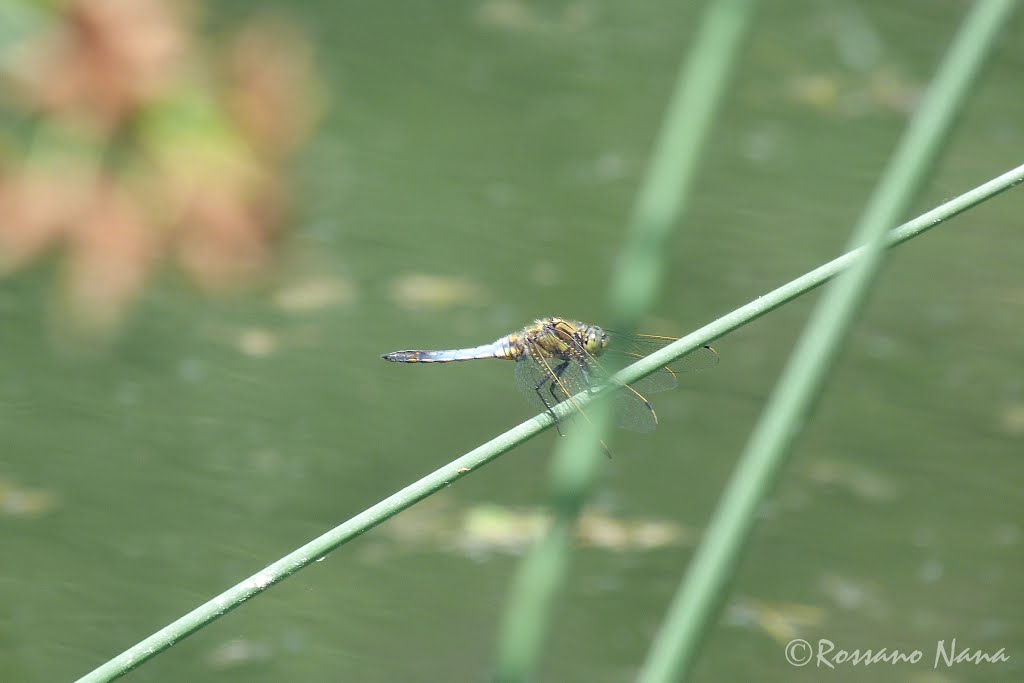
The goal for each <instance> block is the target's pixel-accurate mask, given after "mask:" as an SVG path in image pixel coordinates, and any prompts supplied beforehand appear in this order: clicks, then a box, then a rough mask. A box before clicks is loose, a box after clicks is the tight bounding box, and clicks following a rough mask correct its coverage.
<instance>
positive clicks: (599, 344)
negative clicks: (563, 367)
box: [583, 325, 608, 356]
mask: <svg viewBox="0 0 1024 683" xmlns="http://www.w3.org/2000/svg"><path fill="white" fill-rule="evenodd" d="M607 347H608V333H607V332H605V331H604V330H603V329H601V328H600V327H598V326H597V325H588V326H587V327H586V329H585V330H584V334H583V348H584V349H586V351H587V353H589V354H590V355H592V356H596V355H599V354H600V353H601V352H602V351H604V350H605V348H607Z"/></svg>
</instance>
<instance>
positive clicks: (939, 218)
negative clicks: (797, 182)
mask: <svg viewBox="0 0 1024 683" xmlns="http://www.w3.org/2000/svg"><path fill="white" fill-rule="evenodd" d="M1022 182H1024V165H1021V166H1018V167H1017V168H1014V169H1012V170H1010V171H1007V172H1006V173H1004V174H1002V175H1000V176H999V177H997V178H994V179H992V180H990V181H988V182H987V183H985V184H983V185H980V186H979V187H977V188H975V189H973V190H971V191H970V192H967V193H965V194H963V195H960V196H959V197H957V198H955V199H953V200H950V201H949V202H946V203H945V204H943V205H941V206H939V207H937V208H935V209H933V210H932V211H929V212H928V213H926V214H924V215H922V216H920V217H918V218H916V219H915V220H913V221H910V222H909V223H906V224H905V225H902V226H900V227H899V228H897V229H895V230H893V231H892V232H890V233H889V236H888V240H887V243H888V245H889V246H896V245H898V244H902V243H903V242H905V241H907V240H909V239H911V238H912V237H915V236H917V235H920V234H921V233H923V232H925V231H927V230H929V229H930V228H932V227H935V226H936V225H938V224H940V223H942V222H944V221H946V220H949V219H950V218H952V217H954V216H956V215H957V214H959V213H962V212H964V211H966V210H968V209H970V208H971V207H973V206H976V205H978V204H980V203H982V202H984V201H986V200H988V199H991V198H992V197H994V196H996V195H997V194H1000V193H1001V192H1004V191H1006V190H1008V189H1010V188H1011V187H1013V186H1014V185H1017V184H1019V183H1022ZM860 253H861V251H859V250H855V251H852V252H850V253H848V254H844V255H843V256H840V257H839V258H837V259H835V260H833V261H830V262H829V263H826V264H824V265H822V266H820V267H818V268H816V269H814V270H812V271H811V272H809V273H806V274H805V275H802V276H801V277H799V278H797V279H795V280H793V281H791V282H789V283H787V284H785V285H782V286H781V287H779V288H777V289H774V290H772V291H771V292H768V293H767V294H764V295H763V296H760V297H758V298H757V299H755V300H753V301H751V302H750V303H748V304H746V305H744V306H742V307H740V308H738V309H736V310H735V311H733V312H731V313H729V314H727V315H724V316H722V317H721V318H719V319H718V320H716V321H714V322H712V323H710V324H708V325H705V326H704V327H702V328H700V329H699V330H696V331H695V332H692V333H691V334H688V335H687V336H686V337H683V338H682V339H680V340H678V341H677V342H675V343H673V344H672V345H670V346H667V347H665V348H663V349H660V350H659V351H658V352H657V353H655V354H652V355H651V356H648V357H646V358H644V359H642V360H640V361H637V362H636V363H634V364H633V365H630V366H629V367H628V368H626V369H624V370H623V371H622V372H621V373H619V375H618V378H619V379H621V380H622V381H625V382H633V381H636V380H637V379H640V378H641V377H645V376H647V375H649V374H651V373H652V372H655V371H656V370H657V369H658V368H660V367H663V366H664V365H666V364H668V363H671V362H672V361H674V360H676V359H678V358H681V357H682V356H684V355H686V354H687V353H688V352H690V351H692V350H693V349H695V348H697V347H699V346H702V345H703V344H706V343H708V342H709V341H712V340H714V339H717V338H718V337H721V336H723V335H725V334H727V333H728V332H731V331H732V330H735V329H737V328H739V327H742V326H743V325H745V324H746V323H748V322H751V321H753V320H755V319H757V318H759V317H761V316H762V315H764V314H765V313H767V312H768V311H771V310H773V309H775V308H777V307H779V306H781V305H782V304H785V303H787V302H789V301H792V300H793V299H795V298H797V297H798V296H800V295H801V294H806V293H807V292H809V291H811V290H813V289H814V288H816V287H818V286H819V285H821V284H823V283H825V282H827V281H828V280H829V279H831V278H833V277H835V276H836V275H838V274H839V273H841V272H843V271H844V270H846V269H848V268H850V266H852V265H853V264H854V263H855V262H856V261H857V259H858V258H859V255H860ZM579 398H580V400H582V401H586V400H588V397H587V396H585V395H583V396H580V397H579ZM572 410H573V407H572V406H571V405H570V404H569V402H568V401H566V402H564V403H561V404H559V405H557V406H555V413H556V415H557V416H558V417H565V416H567V415H568V414H569V413H570V412H572ZM553 424H554V422H553V420H552V418H551V416H550V415H548V414H547V413H541V414H540V415H537V416H536V417H534V418H532V419H530V420H527V421H526V422H523V423H522V424H520V425H518V426H516V427H514V428H512V429H510V430H509V431H507V432H505V433H504V434H501V435H499V436H497V437H495V438H494V439H491V440H490V441H488V442H487V443H484V444H481V445H480V446H478V447H477V448H474V449H473V450H471V451H469V452H468V453H466V454H465V455H463V456H462V457H460V458H458V459H457V460H454V461H452V462H450V463H448V464H447V465H444V466H442V467H440V468H438V469H437V470H435V471H433V472H431V473H430V474H428V475H426V476H424V477H423V478H422V479H420V480H419V481H416V482H414V483H412V484H410V485H409V486H406V487H405V488H404V489H402V490H400V491H398V492H396V493H394V494H392V495H391V496H388V497H387V498H385V499H384V500H382V501H380V502H379V503H377V504H376V505H374V506H373V507H370V508H367V509H366V510H364V511H363V512H361V513H359V514H358V515H356V516H355V517H352V518H351V519H349V520H348V521H346V522H344V523H342V524H340V525H338V526H337V527H335V528H334V529H331V530H330V531H328V532H327V533H325V534H323V535H322V536H319V537H318V538H315V539H313V540H312V541H310V542H309V543H307V544H306V545H304V546H302V547H301V548H298V549H297V550H295V551H293V552H291V553H289V554H288V555H286V556H284V557H282V558H281V559H280V560H278V561H277V562H274V563H273V564H271V565H269V566H267V567H265V568H264V569H262V570H260V571H259V572H258V573H256V574H254V575H252V576H250V577H249V578H248V579H245V580H244V581H242V582H241V583H239V584H237V585H235V586H233V587H231V588H229V589H228V590H226V591H224V592H223V593H221V594H220V595H218V596H216V597H214V598H213V599H211V600H209V601H208V602H205V603H203V604H202V605H200V606H199V607H196V608H195V609H194V610H192V611H191V612H189V613H188V614H186V615H184V616H182V617H180V618H179V619H177V620H176V621H174V622H172V623H170V624H168V625H167V626H165V627H164V628H162V629H160V630H159V631H157V632H156V633H154V634H153V635H151V636H149V637H148V638H146V639H145V640H142V641H140V642H139V643H136V644H135V645H133V646H132V647H130V648H128V649H127V650H125V651H124V652H122V653H121V654H119V655H117V656H116V657H114V658H113V659H111V660H109V661H107V662H106V663H104V664H103V665H102V666H100V667H99V668H97V669H95V670H94V671H92V672H90V673H88V674H86V675H85V676H84V677H82V678H81V679H80V680H81V681H88V682H95V681H110V680H113V679H115V678H118V677H120V676H123V675H124V674H126V673H128V672H129V671H131V670H132V669H134V668H135V667H137V666H139V665H140V664H142V663H143V662H145V661H147V660H149V659H151V658H152V657H155V656H156V655H157V654H159V653H160V652H163V651H164V650H166V649H167V648H169V647H170V646H172V645H173V644H174V643H176V642H178V641H179V640H182V639H183V638H185V637H187V636H189V635H191V634H192V633H194V632H196V631H198V630H199V629H201V628H203V627H204V626H206V625H208V624H210V623H211V622H213V621H215V620H216V619H218V618H220V617H222V616H224V614H226V613H227V612H229V611H231V610H233V609H234V608H236V607H238V606H239V605H241V604H242V603H243V602H245V601H246V600H248V599H250V598H252V597H255V596H256V595H258V594H259V593H261V592H263V591H264V590H266V589H267V588H269V587H270V586H272V585H274V584H275V583H277V582H279V581H281V580H283V579H285V578H287V577H289V576H291V575H292V574H294V573H295V572H297V571H298V570H300V569H302V568H303V567H305V566H307V565H309V564H310V563H312V562H314V561H316V560H317V559H319V558H321V557H323V556H325V555H327V554H328V553H330V552H332V551H334V550H336V549H337V548H338V547H339V546H341V545H344V544H345V543H347V542H348V541H350V540H352V539H353V538H356V537H357V536H360V535H362V534H364V533H366V532H367V531H369V530H370V529H372V528H373V527H375V526H377V525H378V524H381V523H382V522H384V521H386V520H387V519H389V518H391V517H393V516H394V515H396V514H398V513H399V512H401V511H402V510H405V509H406V508H409V507H411V506H413V505H415V504H416V503H418V502H419V501H421V500H423V499H424V498H427V497H428V496H430V495H432V494H434V493H436V492H438V491H440V490H442V489H444V488H446V487H448V486H449V485H450V484H452V483H453V482H455V481H457V480H458V479H461V478H462V477H464V476H466V475H467V474H469V473H470V472H472V471H473V470H475V469H477V468H479V467H481V466H483V465H486V464H487V463H489V462H491V461H492V460H494V459H495V458H497V457H499V456H500V455H502V454H503V453H506V452H508V451H510V450H512V449H513V448H515V447H516V446H519V445H520V444H523V443H525V442H526V441H528V440H529V439H531V438H533V437H534V436H536V435H537V434H539V433H540V432H542V431H544V430H546V429H548V428H550V427H551V426H552V425H553Z"/></svg>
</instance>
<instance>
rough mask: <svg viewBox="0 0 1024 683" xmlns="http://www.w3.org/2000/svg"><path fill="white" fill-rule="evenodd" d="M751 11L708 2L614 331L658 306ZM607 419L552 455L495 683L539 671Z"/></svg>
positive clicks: (743, 4) (636, 215) (602, 406)
mask: <svg viewBox="0 0 1024 683" xmlns="http://www.w3.org/2000/svg"><path fill="white" fill-rule="evenodd" d="M753 7H754V1H753V0H714V1H713V2H711V3H710V4H709V5H708V7H707V10H706V12H705V14H704V16H703V19H702V23H701V26H700V28H699V29H698V31H697V35H696V42H695V43H694V46H693V48H692V50H691V53H690V55H689V57H688V59H686V60H685V61H684V65H683V68H682V69H681V70H680V72H679V75H678V77H677V80H676V84H675V88H674V95H673V97H672V99H671V101H670V102H669V105H668V108H667V110H666V112H665V117H664V122H663V124H662V129H661V131H660V132H659V135H658V137H657V140H656V141H655V146H654V150H653V154H652V157H651V162H650V165H649V166H648V169H647V173H646V176H645V178H644V182H643V184H642V186H641V188H640V192H639V195H638V197H637V201H636V205H635V207H634V211H633V215H632V216H631V219H630V222H629V226H628V229H627V232H626V239H625V242H624V244H623V249H622V254H621V257H620V260H619V263H618V268H617V270H616V272H615V274H614V277H613V278H612V286H611V291H610V304H611V321H612V322H613V323H614V326H615V327H616V328H617V329H620V330H629V329H632V328H633V327H634V326H635V324H636V321H637V320H639V319H640V318H641V317H642V316H643V315H644V313H645V312H646V311H648V310H650V308H651V306H652V304H653V303H654V298H655V294H656V292H657V289H658V285H659V283H660V280H661V273H662V270H663V268H664V261H665V254H666V253H667V249H666V248H665V246H666V244H667V242H668V239H669V236H670V235H671V234H672V232H673V228H674V227H675V226H676V225H677V224H678V222H679V219H680V217H681V216H682V215H683V214H684V213H685V209H686V207H687V203H688V201H689V198H690V193H691V188H692V186H693V180H694V178H696V174H697V168H698V160H699V158H700V155H701V151H702V149H703V148H704V142H705V140H706V139H707V137H708V131H709V129H710V127H711V124H712V123H713V120H714V116H713V114H714V112H715V111H716V110H717V109H718V107H719V104H720V102H721V99H722V94H723V92H724V91H725V85H726V82H727V81H728V76H729V73H730V72H731V71H732V65H733V63H734V62H735V61H736V58H737V56H738V54H739V52H740V50H741V47H742V44H743V37H744V36H745V35H746V32H747V28H748V27H749V26H750V23H751V19H752V16H753ZM615 369H618V368H615ZM566 403H569V402H568V401H567V402H566ZM610 414H611V407H610V404H609V402H608V401H600V402H599V403H597V404H594V405H592V406H590V407H588V409H587V412H586V413H585V416H586V419H585V420H578V421H577V423H578V424H577V425H576V428H575V429H573V430H572V432H571V433H570V434H569V438H567V439H566V440H565V441H563V442H561V443H560V444H559V448H558V449H557V450H556V452H555V457H554V459H553V461H552V464H551V475H550V488H551V507H552V513H553V517H554V521H553V523H552V526H551V528H550V530H549V531H548V532H547V533H546V534H545V535H544V536H543V537H542V538H541V539H539V540H538V542H537V543H536V544H534V546H533V547H532V548H531V549H530V551H529V553H528V554H527V556H526V557H525V558H524V559H523V562H522V564H521V566H520V568H519V572H518V573H517V575H516V577H515V579H514V580H513V583H512V586H511V591H510V594H509V598H508V601H507V604H506V608H505V614H504V620H503V623H502V628H501V633H500V634H499V640H498V655H497V662H496V675H495V680H498V681H502V682H503V683H505V682H508V683H512V682H517V681H525V680H529V679H530V678H532V676H533V674H534V672H535V671H536V669H537V664H538V661H539V660H540V657H541V653H542V652H543V644H544V641H545V639H546V636H547V632H548V630H549V627H550V624H551V619H552V616H553V613H554V604H555V598H556V597H557V596H558V593H559V592H560V591H561V588H562V586H563V585H564V584H565V581H566V576H567V575H568V567H569V559H570V557H571V554H572V539H573V528H574V527H575V524H576V520H577V518H578V517H579V514H580V511H581V509H582V508H583V504H584V503H585V502H586V500H587V499H588V498H589V497H590V492H591V490H592V489H593V487H594V482H595V481H596V478H597V474H598V472H599V471H600V467H601V464H602V462H603V460H604V458H603V457H602V456H601V453H600V451H599V449H598V444H599V443H600V444H602V445H603V444H604V442H603V441H602V440H603V439H605V438H606V432H607V431H608V418H609V417H610Z"/></svg>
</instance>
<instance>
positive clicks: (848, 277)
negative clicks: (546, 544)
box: [639, 0, 1014, 683]
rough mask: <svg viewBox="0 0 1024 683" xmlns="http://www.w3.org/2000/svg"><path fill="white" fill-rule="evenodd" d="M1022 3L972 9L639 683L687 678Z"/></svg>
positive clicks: (1004, 0) (796, 353) (986, 3)
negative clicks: (890, 232) (902, 222)
mask: <svg viewBox="0 0 1024 683" xmlns="http://www.w3.org/2000/svg"><path fill="white" fill-rule="evenodd" d="M1013 6H1014V2H1013V0H1000V1H997V0H982V1H981V2H978V3H976V4H975V5H974V7H973V8H972V10H971V12H970V13H969V14H968V16H967V19H966V20H965V22H964V24H963V26H962V28H961V30H960V32H959V33H958V35H957V37H956V39H955V41H954V43H953V45H952V47H951V48H950V50H949V52H948V53H947V55H946V58H945V60H944V61H943V64H942V65H941V67H940V69H939V71H938V74H937V75H936V77H935V79H934V81H933V82H932V84H931V86H930V87H929V89H928V92H927V93H926V95H925V98H924V99H923V101H922V102H921V104H920V106H919V107H918V109H917V111H916V113H915V114H914V116H913V118H912V119H911V121H910V125H909V127H908V129H907V133H906V135H905V136H904V138H903V140H902V142H901V144H900V146H899V147H898V148H897V150H896V152H895V154H894V155H893V158H892V160H891V162H890V164H889V166H888V167H887V169H886V171H885V173H884V174H883V176H882V178H881V180H880V182H879V185H878V188H877V189H876V191H875V193H874V194H873V195H872V198H871V200H870V201H869V202H868V205H867V207H866V209H865V211H864V214H863V216H862V217H861V220H860V222H859V224H858V226H857V228H856V230H855V231H854V234H853V239H852V244H853V245H864V246H862V247H860V257H859V258H857V260H856V262H855V263H854V264H853V265H852V266H851V267H850V268H849V269H848V271H847V272H846V273H845V274H844V275H843V276H842V277H841V278H839V279H837V280H836V281H835V282H834V283H832V285H830V286H829V288H828V290H827V291H826V292H825V294H824V296H823V297H822V299H821V301H820V302H819V304H818V306H817V307H816V308H815V310H814V312H813V314H812V315H811V318H810V320H809V321H808V323H807V326H806V328H805V330H804V333H803V334H802V335H801V337H800V339H799V341H798V342H797V345H796V347H795V348H794V350H793V353H792V355H791V356H790V360H789V363H788V364H787V366H786V368H785V370H784V371H783V374H782V377H781V378H780V379H779V382H778V384H777V385H776V387H775V390H774V392H773V393H772V396H771V397H770V398H769V401H768V404H767V406H766V407H765V409H764V412H763V413H762V414H761V419H760V420H759V421H758V423H757V425H756V426H755V428H754V431H753V433H752V434H751V436H750V440H749V441H748V443H747V446H746V449H745V450H744V453H743V455H742V456H741V458H740V461H739V464H738V466H737V468H736V471H735V472H734V474H733V477H732V479H731V480H730V482H729V485H728V486H727V487H726V490H725V493H724V494H723V496H722V499H721V501H720V503H719V506H718V510H717V511H716V513H715V515H714V517H713V518H712V521H711V523H710V525H709V527H708V529H707V531H706V532H705V535H704V541H703V542H702V543H701V545H700V547H699V548H698V550H697V553H696V555H695V557H694V559H693V562H692V564H691V566H690V571H689V572H688V573H687V574H686V576H685V579H684V581H683V583H682V585H681V586H680V589H679V592H678V593H677V594H676V596H675V598H674V599H673V601H672V604H671V606H670V607H669V611H668V615H667V617H666V620H665V623H664V624H663V625H662V628H661V631H660V633H659V634H658V636H657V638H656V639H655V642H654V644H653V646H652V648H651V651H650V653H649V655H648V658H647V661H646V662H645V663H644V666H643V669H642V671H641V674H640V677H639V681H641V682H642V683H668V682H670V681H678V680H683V679H685V678H686V677H687V676H688V675H689V673H690V672H691V671H692V669H693V665H694V662H695V661H696V657H697V652H698V648H699V646H700V644H701V642H702V641H703V638H704V636H705V634H706V633H707V631H708V629H709V628H710V624H711V622H712V619H713V618H714V617H715V616H716V614H717V612H718V609H719V607H720V606H721V604H722V602H723V598H724V595H725V592H726V590H727V586H728V583H729V582H730V580H731V579H732V577H733V575H734V574H735V571H736V567H737V565H738V563H739V558H740V552H741V550H742V548H743V545H744V544H745V542H746V540H747V538H748V537H749V536H750V532H751V529H752V528H753V525H754V520H755V518H756V515H757V511H758V508H759V506H760V505H761V503H762V502H763V501H764V499H765V498H766V497H767V495H768V492H769V491H770V489H771V487H772V485H773V483H774V482H775V480H776V479H777V478H778V476H779V474H780V472H781V470H782V467H783V466H784V465H785V463H786V461H787V459H788V457H787V456H788V455H789V453H790V451H791V448H792V445H793V442H794V441H795V439H796V437H797V435H798V434H799V433H800V431H801V428H802V427H803V424H804V422H805V420H806V418H807V415H808V413H809V411H810V409H811V406H813V404H814V403H815V401H816V399H817V397H818V396H819V394H820V392H821V390H822V388H823V387H824V384H825V381H826V379H827V377H828V375H829V372H830V370H831V369H832V367H833V365H834V361H835V359H836V357H837V355H838V353H839V349H840V348H841V345H842V343H843V341H844V340H845V338H846V336H847V334H848V333H849V331H850V329H851V327H852V325H853V321H854V319H855V318H856V316H857V314H858V312H859V311H860V309H861V306H862V304H863V302H864V300H865V299H866V297H867V295H868V293H869V291H870V289H871V286H872V284H873V282H874V281H875V279H876V276H877V275H878V272H879V270H880V269H881V266H882V263H883V261H884V258H885V254H886V246H887V245H886V241H887V240H886V230H887V229H888V226H890V225H892V223H894V222H895V221H896V220H897V219H898V218H899V217H900V216H901V215H903V214H904V213H905V212H906V210H907V209H908V208H909V207H910V205H911V202H912V201H913V199H914V197H915V196H916V195H917V193H918V191H919V190H920V188H921V187H922V186H923V185H924V181H925V180H926V179H927V177H928V174H929V173H930V172H931V169H932V167H933V164H934V160H935V158H936V157H937V155H938V152H939V150H940V149H941V147H942V145H943V144H944V143H945V142H946V141H948V139H949V131H950V129H951V127H952V124H953V122H954V120H955V119H956V116H957V114H958V113H959V112H960V111H961V109H962V107H963V104H964V103H965V102H966V101H967V96H968V93H969V91H970V89H971V86H972V85H973V84H974V82H975V81H976V79H977V76H978V74H979V72H980V70H981V67H982V65H983V64H984V61H985V58H986V57H987V56H988V54H989V53H990V51H991V49H992V46H993V45H994V44H995V40H996V37H997V36H998V35H999V32H1000V29H1001V28H1002V27H1003V25H1004V24H1005V23H1006V21H1007V19H1008V18H1009V14H1010V12H1011V10H1012V9H1013Z"/></svg>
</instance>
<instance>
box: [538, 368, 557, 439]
mask: <svg viewBox="0 0 1024 683" xmlns="http://www.w3.org/2000/svg"><path fill="white" fill-rule="evenodd" d="M551 380H552V377H551V375H544V379H542V380H541V381H539V382H537V385H536V386H535V387H534V388H533V390H534V391H535V392H537V397H538V398H539V399H540V402H541V403H543V404H544V407H545V408H546V409H547V411H548V414H550V415H551V419H552V420H554V421H555V430H556V431H557V432H558V435H559V436H565V434H563V433H562V427H561V425H560V424H559V423H558V416H557V415H555V411H554V410H552V405H551V404H550V403H548V400H547V399H546V398H545V397H544V393H543V392H542V391H541V389H542V388H543V387H544V385H545V384H548V383H552V382H551ZM552 384H553V383H552ZM551 396H552V397H553V398H554V399H555V405H557V404H558V397H557V396H555V393H554V390H552V391H551Z"/></svg>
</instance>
